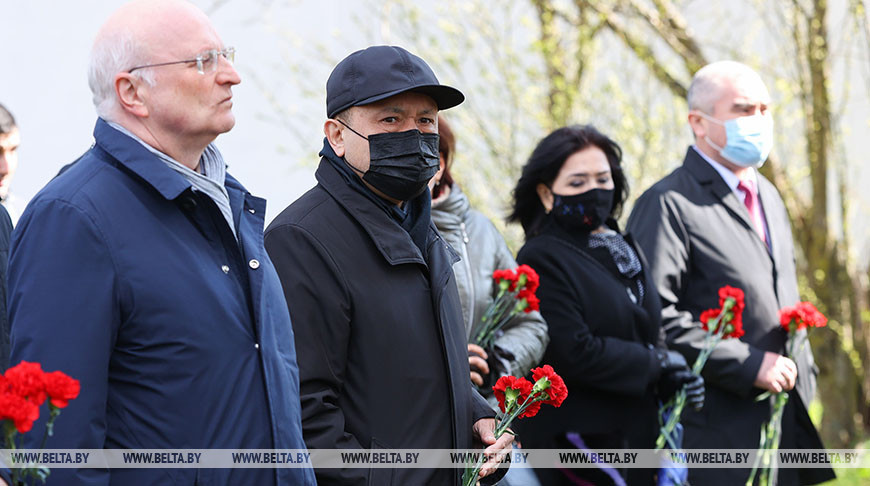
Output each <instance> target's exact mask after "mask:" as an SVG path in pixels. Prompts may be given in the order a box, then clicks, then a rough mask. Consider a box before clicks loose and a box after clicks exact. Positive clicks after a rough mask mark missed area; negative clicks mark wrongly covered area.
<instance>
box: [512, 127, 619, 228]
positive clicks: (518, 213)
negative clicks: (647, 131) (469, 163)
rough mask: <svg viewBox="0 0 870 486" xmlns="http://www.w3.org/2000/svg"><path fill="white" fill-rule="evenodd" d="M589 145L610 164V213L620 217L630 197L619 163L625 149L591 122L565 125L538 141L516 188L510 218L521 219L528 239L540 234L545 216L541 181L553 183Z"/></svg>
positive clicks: (519, 220) (516, 221)
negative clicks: (575, 156) (574, 157)
mask: <svg viewBox="0 0 870 486" xmlns="http://www.w3.org/2000/svg"><path fill="white" fill-rule="evenodd" d="M590 146H595V147H598V148H599V149H601V151H602V152H604V155H605V156H606V157H607V162H608V163H609V164H610V172H611V174H612V177H613V190H614V198H613V206H612V207H611V209H610V215H611V216H612V217H614V218H618V217H619V214H620V213H621V212H622V206H623V204H624V203H625V200H626V199H628V181H626V179H625V174H624V173H623V172H622V166H621V165H620V164H621V162H622V149H621V148H619V145H617V143H616V142H614V141H613V140H611V139H610V138H609V137H608V136H607V135H604V134H603V133H601V132H599V131H598V130H597V129H596V128H595V127H593V126H592V125H573V126H569V127H563V128H559V129H558V130H556V131H554V132H553V133H551V134H549V135H547V136H546V137H544V139H543V140H541V141H540V142H538V145H537V147H535V150H534V151H533V152H532V155H531V156H530V157H529V161H528V162H526V165H525V166H524V167H523V174H522V176H520V180H519V181H517V186H516V188H514V193H513V196H514V201H513V211H512V212H511V214H510V216H508V221H510V222H514V223H520V224H521V225H522V226H523V230H524V231H525V233H526V239H527V240H528V239H529V238H531V237H533V236H535V235H536V234H538V232H539V231H540V230H541V226H542V225H543V223H544V219H545V217H546V211H545V210H544V205H543V204H541V199H540V197H539V196H538V184H544V185H546V186H547V187H551V186H552V184H553V181H554V180H555V179H556V176H557V175H559V170H561V169H562V165H564V164H565V161H566V160H568V157H570V156H571V155H573V154H575V153H577V152H579V151H581V150H583V149H585V148H587V147H590Z"/></svg>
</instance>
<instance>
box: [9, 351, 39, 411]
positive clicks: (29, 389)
mask: <svg viewBox="0 0 870 486" xmlns="http://www.w3.org/2000/svg"><path fill="white" fill-rule="evenodd" d="M44 377H45V373H44V372H43V371H42V366H41V365H40V364H39V363H28V362H27V361H22V362H20V363H18V364H17V365H15V366H13V367H12V368H9V369H8V370H6V382H7V383H8V385H9V390H10V392H11V393H14V394H16V395H18V396H20V397H21V398H26V399H28V400H30V401H31V402H33V403H35V404H36V405H42V403H43V402H44V401H45V397H46V394H45V380H44Z"/></svg>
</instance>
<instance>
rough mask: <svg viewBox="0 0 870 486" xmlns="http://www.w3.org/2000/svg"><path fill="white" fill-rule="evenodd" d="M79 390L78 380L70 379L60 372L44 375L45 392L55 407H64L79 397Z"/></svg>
mask: <svg viewBox="0 0 870 486" xmlns="http://www.w3.org/2000/svg"><path fill="white" fill-rule="evenodd" d="M79 390H80V386H79V380H76V379H73V378H70V377H69V376H67V375H66V374H65V373H63V372H62V371H53V372H51V373H46V374H45V391H46V393H48V396H49V398H50V399H51V404H52V405H54V406H55V407H58V408H64V407H66V406H67V405H68V404H69V401H70V400H74V399H75V398H76V397H78V396H79Z"/></svg>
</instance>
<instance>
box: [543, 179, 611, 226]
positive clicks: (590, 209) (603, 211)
mask: <svg viewBox="0 0 870 486" xmlns="http://www.w3.org/2000/svg"><path fill="white" fill-rule="evenodd" d="M611 208H613V189H592V190H589V191H586V192H583V193H580V194H575V195H573V196H561V195H559V194H555V193H554V194H553V210H552V211H551V212H550V214H552V215H553V218H555V220H556V223H557V224H558V225H559V226H561V227H563V228H565V229H567V230H580V231H584V232H589V231H592V230H594V229H596V228H598V227H600V226H601V225H602V224H604V222H605V221H607V218H609V217H610V210H611Z"/></svg>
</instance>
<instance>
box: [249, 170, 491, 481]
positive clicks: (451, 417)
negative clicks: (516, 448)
mask: <svg viewBox="0 0 870 486" xmlns="http://www.w3.org/2000/svg"><path fill="white" fill-rule="evenodd" d="M316 177H317V181H318V185H317V186H315V187H314V188H313V189H311V190H310V191H308V192H307V193H306V194H304V195H303V196H302V197H301V198H299V199H298V200H297V201H296V202H294V203H293V204H291V205H290V206H289V207H288V208H287V209H285V210H284V211H283V212H282V213H281V214H280V215H278V217H277V218H275V220H274V221H273V222H272V224H270V225H269V228H268V229H267V230H266V236H265V244H266V249H267V251H268V252H269V255H270V257H271V258H272V259H273V262H274V263H275V267H276V269H277V270H278V275H279V276H280V278H281V281H282V283H283V286H284V294H285V296H286V298H287V303H288V305H289V309H290V314H291V317H292V319H293V328H294V331H295V334H296V344H297V350H298V362H299V372H300V376H301V399H302V428H303V435H304V438H305V442H306V444H307V446H308V447H309V448H311V449H332V448H337V449H355V448H364V449H368V448H373V449H376V448H392V449H404V448H421V449H449V448H466V447H471V446H472V435H471V429H472V425H473V423H474V422H475V421H476V420H478V419H480V418H483V417H492V416H494V414H493V413H492V410H491V409H490V408H489V407H488V406H487V404H486V401H485V400H484V399H483V398H482V397H481V396H480V395H479V394H478V393H476V392H474V391H473V389H472V387H471V383H470V381H469V379H468V372H469V368H468V357H467V353H466V345H465V326H464V325H463V322H462V315H461V308H460V304H459V295H458V293H457V290H456V284H455V282H454V276H453V271H452V269H451V266H452V265H453V263H454V262H455V261H456V260H457V258H458V257H457V256H456V254H455V253H454V252H453V250H452V249H451V248H450V247H449V245H447V243H445V242H444V240H443V239H442V238H441V237H440V236H439V235H438V232H437V231H436V230H435V227H434V225H432V224H431V221H430V223H429V230H428V236H427V238H426V248H427V253H428V258H427V259H424V258H423V256H422V254H421V252H420V250H419V249H418V248H417V247H416V246H415V245H414V243H413V241H412V240H411V238H410V236H409V235H408V233H407V232H406V231H405V230H403V229H402V228H401V227H400V226H399V225H398V224H397V223H396V222H395V220H394V219H393V218H391V217H390V215H388V214H387V212H386V211H384V209H383V208H381V207H378V205H377V204H375V203H374V202H373V201H372V200H371V199H369V198H367V197H366V196H364V195H363V194H362V193H361V192H359V191H358V190H357V189H356V188H354V187H351V186H350V185H349V184H348V183H347V182H346V181H345V180H344V179H343V178H342V175H341V174H340V173H339V172H338V171H337V170H336V168H334V167H333V166H332V165H331V164H330V162H329V161H328V160H326V159H323V160H321V163H320V167H319V168H318V169H317V173H316ZM426 197H428V195H427V196H426ZM461 473H462V470H461V469H444V470H431V469H413V468H404V469H378V468H372V469H370V470H369V469H320V470H317V471H316V475H317V480H318V484H321V485H330V484H336V485H338V484H341V485H357V484H359V485H365V484H370V485H390V484H396V485H399V484H402V485H405V484H415V485H417V484H419V485H424V484H433V485H447V484H456V483H458V481H459V476H460V475H461Z"/></svg>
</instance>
